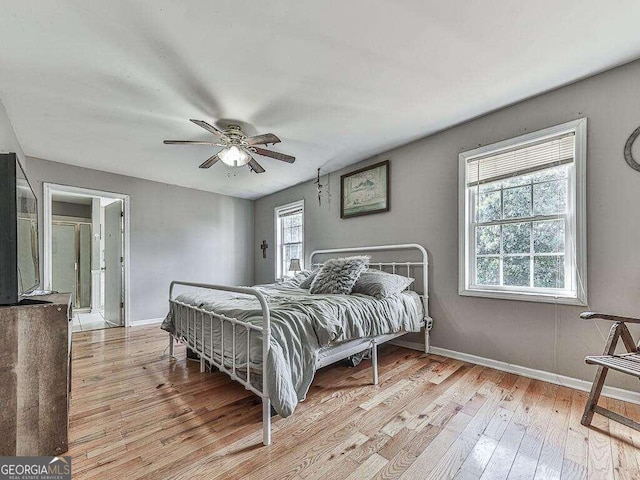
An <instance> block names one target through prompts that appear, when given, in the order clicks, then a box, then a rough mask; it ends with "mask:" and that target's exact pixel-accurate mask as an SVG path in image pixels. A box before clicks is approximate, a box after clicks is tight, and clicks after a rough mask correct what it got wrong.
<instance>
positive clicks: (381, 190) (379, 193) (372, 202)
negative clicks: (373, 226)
mask: <svg viewBox="0 0 640 480" xmlns="http://www.w3.org/2000/svg"><path fill="white" fill-rule="evenodd" d="M389 187H390V177H389V160H385V161H384V162H380V163H376V164H375V165H370V166H368V167H364V168H361V169H359V170H356V171H355V172H350V173H346V174H344V175H342V176H341V177H340V218H350V217H358V216H361V215H369V214H372V213H380V212H388V211H389V207H390V195H389V192H390V189H389Z"/></svg>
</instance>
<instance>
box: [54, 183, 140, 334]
mask: <svg viewBox="0 0 640 480" xmlns="http://www.w3.org/2000/svg"><path fill="white" fill-rule="evenodd" d="M42 188H43V202H42V203H43V205H42V212H43V217H44V218H43V220H44V221H43V227H44V228H43V234H44V235H43V236H44V239H43V241H44V243H43V257H44V258H43V265H42V267H43V268H42V273H43V279H42V280H43V283H44V287H43V289H44V290H51V270H52V268H51V262H52V253H51V248H52V246H51V231H52V208H51V201H52V196H53V194H54V193H56V192H66V193H78V194H81V195H87V196H91V197H104V198H114V199H117V200H122V204H123V212H124V222H123V223H124V232H123V237H124V238H123V244H124V278H123V284H122V289H123V291H124V326H125V327H130V326H131V314H130V312H131V273H130V271H131V269H130V265H131V245H130V242H129V237H130V231H131V222H130V217H131V215H130V212H131V197H129V195H125V194H122V193H115V192H105V191H103V190H93V189H90V188H82V187H74V186H71V185H61V184H56V183H49V182H44V183H43V184H42Z"/></svg>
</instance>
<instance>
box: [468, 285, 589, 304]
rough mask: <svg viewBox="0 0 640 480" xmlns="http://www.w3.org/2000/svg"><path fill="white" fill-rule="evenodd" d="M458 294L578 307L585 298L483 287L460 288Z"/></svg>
mask: <svg viewBox="0 0 640 480" xmlns="http://www.w3.org/2000/svg"><path fill="white" fill-rule="evenodd" d="M458 294H459V295H462V296H465V297H483V298H495V299H498V300H516V301H523V302H538V303H551V304H560V305H575V306H580V307H586V306H587V302H586V299H582V298H577V297H560V296H555V295H552V294H543V293H524V292H505V291H498V290H484V289H482V290H481V289H477V290H475V289H461V290H459V291H458Z"/></svg>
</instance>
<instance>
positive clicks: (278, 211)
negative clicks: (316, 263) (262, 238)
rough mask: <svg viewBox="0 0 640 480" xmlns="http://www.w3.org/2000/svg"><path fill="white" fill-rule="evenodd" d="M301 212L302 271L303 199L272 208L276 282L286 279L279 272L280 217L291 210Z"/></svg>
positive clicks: (302, 265) (303, 263) (303, 261)
mask: <svg viewBox="0 0 640 480" xmlns="http://www.w3.org/2000/svg"><path fill="white" fill-rule="evenodd" d="M300 209H301V210H302V258H301V259H300V266H301V268H303V269H304V265H305V258H304V257H305V253H304V248H305V244H306V241H305V230H304V223H305V222H304V199H302V200H298V201H296V202H291V203H287V204H286V205H279V206H277V207H275V208H274V215H273V217H274V230H275V235H274V237H275V244H276V254H275V259H276V269H275V278H276V280H282V279H284V278H286V275H284V272H281V271H280V267H281V264H282V237H281V229H280V225H279V222H280V216H281V215H284V214H287V213H289V212H291V211H293V210H300Z"/></svg>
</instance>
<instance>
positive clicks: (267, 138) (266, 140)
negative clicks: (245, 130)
mask: <svg viewBox="0 0 640 480" xmlns="http://www.w3.org/2000/svg"><path fill="white" fill-rule="evenodd" d="M247 143H248V144H249V145H268V144H270V143H280V139H279V138H278V137H276V136H275V135H274V134H273V133H264V134H262V135H256V136H254V137H247Z"/></svg>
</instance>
